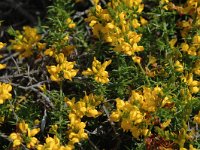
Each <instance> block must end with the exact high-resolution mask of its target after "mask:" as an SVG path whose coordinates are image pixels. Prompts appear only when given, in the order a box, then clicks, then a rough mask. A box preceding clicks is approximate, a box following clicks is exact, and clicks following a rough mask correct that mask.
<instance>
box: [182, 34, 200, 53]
mask: <svg viewBox="0 0 200 150" xmlns="http://www.w3.org/2000/svg"><path fill="white" fill-rule="evenodd" d="M199 48H200V36H199V35H198V34H196V35H195V36H194V37H193V39H192V44H187V43H186V42H184V43H181V50H182V51H183V52H185V53H187V54H188V55H191V56H200V51H199Z"/></svg>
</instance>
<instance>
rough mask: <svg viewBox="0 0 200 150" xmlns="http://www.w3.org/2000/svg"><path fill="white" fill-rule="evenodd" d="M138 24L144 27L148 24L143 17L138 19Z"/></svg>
mask: <svg viewBox="0 0 200 150" xmlns="http://www.w3.org/2000/svg"><path fill="white" fill-rule="evenodd" d="M140 22H141V24H142V25H143V26H144V25H146V24H148V21H147V20H146V19H144V18H143V17H140Z"/></svg>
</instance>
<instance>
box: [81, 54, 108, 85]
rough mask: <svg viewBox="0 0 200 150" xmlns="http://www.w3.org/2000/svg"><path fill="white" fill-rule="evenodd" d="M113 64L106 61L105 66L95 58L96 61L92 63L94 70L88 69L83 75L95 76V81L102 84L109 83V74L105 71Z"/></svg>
mask: <svg viewBox="0 0 200 150" xmlns="http://www.w3.org/2000/svg"><path fill="white" fill-rule="evenodd" d="M110 63H111V60H109V61H105V62H104V63H103V64H101V62H99V61H98V60H97V59H96V57H94V61H93V62H92V68H88V69H87V70H85V71H83V72H82V74H83V75H85V76H88V75H94V79H95V81H96V82H100V83H103V84H104V83H108V82H109V79H108V72H107V71H105V69H106V67H107V66H108V65H109V64H110Z"/></svg>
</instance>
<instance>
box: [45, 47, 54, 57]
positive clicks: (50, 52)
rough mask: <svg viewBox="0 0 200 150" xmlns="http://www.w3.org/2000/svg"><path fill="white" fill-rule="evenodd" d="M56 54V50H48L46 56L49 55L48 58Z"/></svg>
mask: <svg viewBox="0 0 200 150" xmlns="http://www.w3.org/2000/svg"><path fill="white" fill-rule="evenodd" d="M54 53H55V52H54V49H52V48H49V49H46V50H45V52H44V54H45V55H48V56H53V55H54Z"/></svg>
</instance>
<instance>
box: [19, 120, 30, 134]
mask: <svg viewBox="0 0 200 150" xmlns="http://www.w3.org/2000/svg"><path fill="white" fill-rule="evenodd" d="M18 126H19V129H20V130H21V132H22V133H26V132H27V130H28V124H27V123H25V121H24V120H23V121H22V122H20V123H19V125H18Z"/></svg>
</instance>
